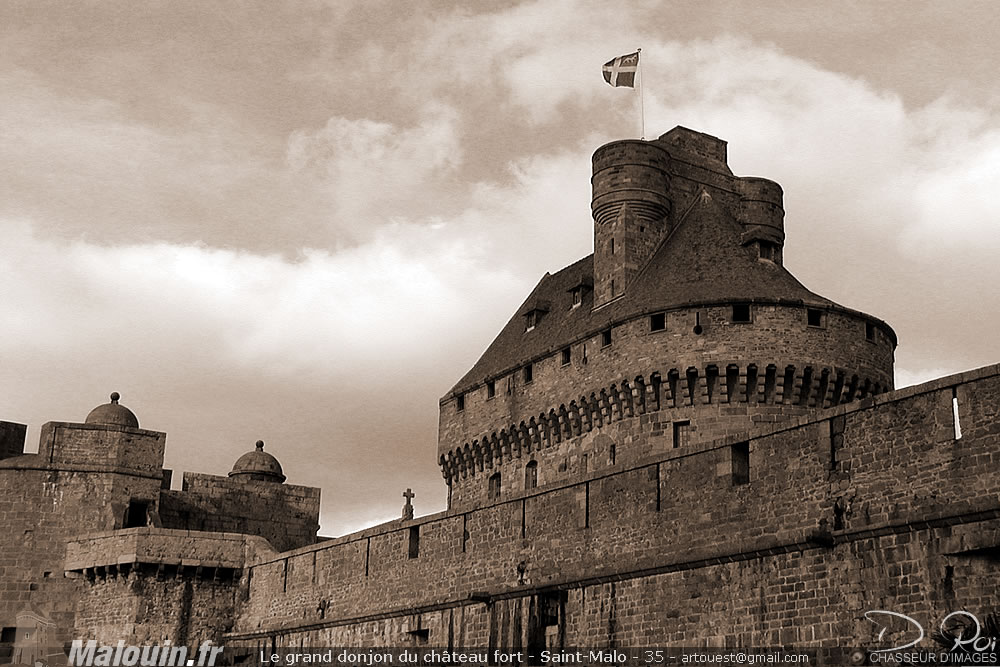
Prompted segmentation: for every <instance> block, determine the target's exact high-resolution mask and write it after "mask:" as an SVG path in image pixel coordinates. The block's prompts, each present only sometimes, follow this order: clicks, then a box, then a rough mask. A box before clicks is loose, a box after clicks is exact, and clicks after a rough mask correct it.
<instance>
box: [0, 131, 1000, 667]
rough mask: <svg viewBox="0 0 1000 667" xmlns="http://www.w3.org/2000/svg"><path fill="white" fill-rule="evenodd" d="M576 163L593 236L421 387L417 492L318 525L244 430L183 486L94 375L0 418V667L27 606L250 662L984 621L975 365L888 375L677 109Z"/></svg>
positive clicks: (996, 483) (993, 439)
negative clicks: (435, 426)
mask: <svg viewBox="0 0 1000 667" xmlns="http://www.w3.org/2000/svg"><path fill="white" fill-rule="evenodd" d="M593 163H594V176H593V200H592V208H593V217H594V254H593V255H591V256H588V257H585V258H583V259H581V260H579V261H577V262H575V263H574V264H571V265H570V266H568V267H566V268H564V269H562V270H561V271H558V272H557V273H555V274H552V275H549V274H546V275H545V276H543V278H542V279H541V280H540V281H539V283H538V284H537V286H536V287H535V288H534V290H532V292H531V294H530V295H528V298H527V299H526V300H525V301H524V303H523V305H522V306H521V307H520V308H519V309H518V310H517V312H515V313H514V314H513V316H512V317H511V319H510V321H509V322H508V323H507V325H506V326H505V327H504V328H503V330H502V331H501V332H500V333H499V335H498V336H497V338H496V339H495V340H494V341H493V343H492V344H491V345H490V346H489V347H488V348H487V350H486V351H485V353H484V354H483V355H482V357H481V358H480V359H479V360H478V361H477V362H476V363H475V364H474V365H473V367H472V369H471V370H470V371H469V372H468V373H467V374H466V375H465V376H464V377H463V378H462V379H460V380H459V381H458V382H457V384H456V385H455V386H454V388H453V389H452V390H451V391H449V392H448V393H447V394H446V395H445V396H444V397H443V398H442V399H441V401H440V432H439V444H438V451H437V453H436V458H437V461H438V462H439V464H440V466H441V470H442V473H443V476H444V479H445V481H446V483H447V484H448V488H449V506H448V508H447V509H446V510H444V511H442V512H439V513H436V514H432V515H428V516H422V517H416V518H414V517H413V513H412V507H411V506H410V505H409V498H408V497H407V505H406V508H404V512H403V516H402V518H401V519H397V520H395V521H390V522H388V523H384V524H381V525H378V526H374V527H371V528H368V529H365V530H362V531H359V532H356V533H351V534H349V535H344V536H341V537H337V538H333V539H320V538H317V536H316V528H317V526H316V520H317V516H318V510H319V490H318V489H310V488H306V487H298V486H294V485H291V484H287V483H286V480H285V476H284V474H283V472H282V469H281V466H280V464H278V462H277V460H276V459H274V458H273V457H272V456H271V455H270V454H269V453H266V452H264V451H263V443H258V445H257V447H256V448H255V449H254V450H253V451H251V452H248V453H247V454H244V455H243V456H241V457H240V458H239V460H238V461H237V462H236V464H235V465H234V467H233V470H232V471H231V472H230V473H229V475H228V476H225V477H224V476H216V475H205V474H197V473H194V474H193V473H185V475H184V484H183V488H182V490H180V491H176V490H171V489H170V484H169V479H170V471H167V470H163V469H162V464H163V448H164V444H165V434H163V433H159V432H156V431H149V430H143V429H140V428H139V423H138V420H137V419H136V417H135V415H134V414H133V413H132V412H131V411H129V410H128V409H126V408H124V407H123V406H121V405H120V404H119V402H118V397H117V395H113V396H112V400H111V403H109V404H106V405H103V406H99V407H98V408H97V409H95V410H94V411H93V412H92V413H91V414H90V415H89V416H88V417H87V420H86V423H84V424H71V423H62V422H60V423H49V424H46V425H45V426H44V427H43V428H42V439H41V444H40V447H39V453H38V454H24V453H23V445H24V433H25V431H24V428H25V427H24V426H22V425H19V424H13V423H8V422H0V522H2V523H0V526H2V527H3V529H4V530H5V531H7V534H12V535H15V536H17V537H18V539H17V540H14V541H12V540H6V541H0V632H2V634H0V663H3V662H5V656H8V657H9V656H11V655H14V653H15V652H16V651H17V650H19V647H18V646H17V645H16V644H15V642H14V641H13V640H12V638H13V637H15V635H17V633H18V626H19V624H24V623H28V622H30V623H32V624H34V625H33V626H32V627H35V626H37V627H43V626H44V628H45V636H46V637H54V638H56V639H57V640H59V641H63V640H66V639H68V638H71V637H72V638H83V639H87V638H93V639H95V640H97V641H99V642H102V643H106V644H112V645H113V644H115V643H116V642H118V641H119V640H125V641H129V642H137V643H144V642H158V641H162V640H165V639H170V640H171V641H174V642H188V643H194V642H200V641H203V640H205V639H212V640H214V641H216V642H218V643H221V644H225V645H226V646H227V647H230V648H231V649H234V650H236V651H237V652H238V653H239V654H242V657H253V656H256V655H258V654H259V652H260V651H263V650H267V651H269V652H274V651H276V650H278V649H282V648H286V649H290V650H297V651H301V650H303V649H306V648H309V647H332V646H342V647H347V646H397V647H401V646H406V647H421V646H427V647H440V648H448V649H455V648H476V647H478V648H481V649H484V650H485V651H486V652H487V653H488V654H492V653H491V652H492V650H505V651H509V652H515V651H520V650H522V649H523V650H524V651H525V652H526V653H532V652H537V651H540V650H542V649H561V648H564V647H593V648H607V647H656V646H682V647H684V646H686V647H724V646H728V647H761V646H771V647H775V646H785V647H795V648H799V649H818V648H821V647H825V648H830V649H836V650H840V651H843V650H845V649H846V650H851V649H876V648H881V647H885V646H887V645H899V644H901V643H905V628H904V629H902V630H901V629H899V628H895V629H891V631H889V630H887V631H886V632H885V633H883V632H881V631H882V628H881V627H880V626H878V625H876V624H874V623H872V622H871V621H870V619H869V618H868V617H867V616H866V614H867V612H868V611H870V610H875V609H881V610H890V611H892V612H895V613H899V614H906V615H908V616H909V617H911V618H914V619H917V620H918V621H919V622H920V623H922V624H923V627H925V628H928V629H930V628H935V627H937V624H938V623H940V621H941V619H942V618H944V617H946V616H947V614H949V613H950V612H953V611H956V610H965V612H966V613H967V614H975V615H976V616H977V617H978V619H980V620H983V621H984V620H985V618H986V614H988V613H989V612H991V611H995V610H996V609H997V608H998V606H1000V598H998V597H997V587H996V581H997V579H998V575H1000V559H998V557H997V555H998V554H1000V456H998V454H997V452H998V451H1000V429H998V428H997V424H998V423H1000V365H995V366H989V367H986V368H982V369H979V370H976V371H970V372H967V373H962V374H959V375H954V376H950V377H945V378H941V379H939V380H935V381H932V382H929V383H925V384H923V385H919V386H916V387H908V388H905V389H902V390H894V388H893V369H892V364H893V353H894V349H895V346H896V337H895V334H894V333H893V331H892V329H891V328H890V327H889V326H888V325H887V324H886V323H884V322H882V321H881V320H879V319H877V318H875V317H872V316H870V315H866V314H864V313H860V312H857V311H854V310H851V309H849V308H847V307H844V306H841V305H838V304H836V303H834V302H832V301H830V300H828V299H825V298H823V297H821V296H818V295H816V294H814V293H813V292H811V291H809V290H808V289H806V288H805V287H804V286H803V285H802V284H800V283H799V282H798V281H797V280H796V279H795V278H794V277H793V276H792V275H791V274H790V273H789V272H788V271H787V270H786V269H785V268H784V264H783V244H784V238H785V232H784V211H783V208H782V191H781V188H780V187H779V186H778V185H777V184H776V183H773V182H771V181H768V180H765V179H760V178H746V177H738V176H734V175H733V174H732V173H731V171H730V169H729V167H728V166H727V164H726V144H725V142H723V141H721V140H719V139H717V138H715V137H711V136H708V135H706V134H702V133H699V132H694V131H691V130H688V129H685V128H681V127H678V128H675V129H673V130H671V131H670V132H667V133H666V134H664V135H663V136H661V137H659V138H658V139H656V140H653V141H618V142H613V143H610V144H608V145H606V146H603V147H601V148H599V149H598V150H597V152H596V153H595V154H594V160H593ZM966 618H968V616H967V617H966ZM25 619H27V620H25ZM984 627H985V625H984ZM38 636H40V635H38ZM8 640H10V641H8ZM897 640H900V641H899V642H898V643H897V644H892V642H896V641H897ZM928 641H929V640H928ZM925 645H926V644H925ZM20 648H21V649H24V648H25V647H20ZM27 648H30V653H31V655H33V656H38V655H42V656H46V661H47V662H49V663H53V662H58V660H57V659H56V658H58V654H59V652H60V651H56V652H55V653H53V652H52V651H46V649H45V647H41V646H37V645H34V644H32V645H31V646H30V647H27ZM5 651H6V653H5ZM534 654H535V655H537V653H534ZM230 657H232V656H230ZM239 657H240V656H239V655H238V656H236V658H239ZM840 657H841V658H843V657H845V656H844V655H843V654H841V656H840ZM862 658H864V655H862ZM7 662H9V660H7ZM523 662H527V660H524V661H522V663H523ZM842 662H843V661H840V662H837V663H835V664H842Z"/></svg>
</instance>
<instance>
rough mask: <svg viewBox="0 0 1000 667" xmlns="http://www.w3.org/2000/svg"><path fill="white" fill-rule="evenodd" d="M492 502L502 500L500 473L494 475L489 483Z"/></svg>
mask: <svg viewBox="0 0 1000 667" xmlns="http://www.w3.org/2000/svg"><path fill="white" fill-rule="evenodd" d="M489 496H490V500H500V473H498V472H497V473H493V474H492V475H491V476H490V482H489Z"/></svg>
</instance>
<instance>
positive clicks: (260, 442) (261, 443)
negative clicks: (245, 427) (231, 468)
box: [257, 440, 264, 452]
mask: <svg viewBox="0 0 1000 667" xmlns="http://www.w3.org/2000/svg"><path fill="white" fill-rule="evenodd" d="M257 451H258V452H262V451H264V441H263V440H258V441H257Z"/></svg>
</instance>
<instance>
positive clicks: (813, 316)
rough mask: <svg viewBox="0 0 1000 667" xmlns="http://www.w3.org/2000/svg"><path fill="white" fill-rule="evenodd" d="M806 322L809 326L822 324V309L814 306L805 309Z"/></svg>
mask: <svg viewBox="0 0 1000 667" xmlns="http://www.w3.org/2000/svg"><path fill="white" fill-rule="evenodd" d="M806 322H807V323H808V324H809V326H811V327H822V326H823V311H822V310H818V309H816V308H807V309H806Z"/></svg>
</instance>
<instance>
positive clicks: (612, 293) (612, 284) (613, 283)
mask: <svg viewBox="0 0 1000 667" xmlns="http://www.w3.org/2000/svg"><path fill="white" fill-rule="evenodd" d="M614 295H615V279H614V278H612V279H611V296H614Z"/></svg>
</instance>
